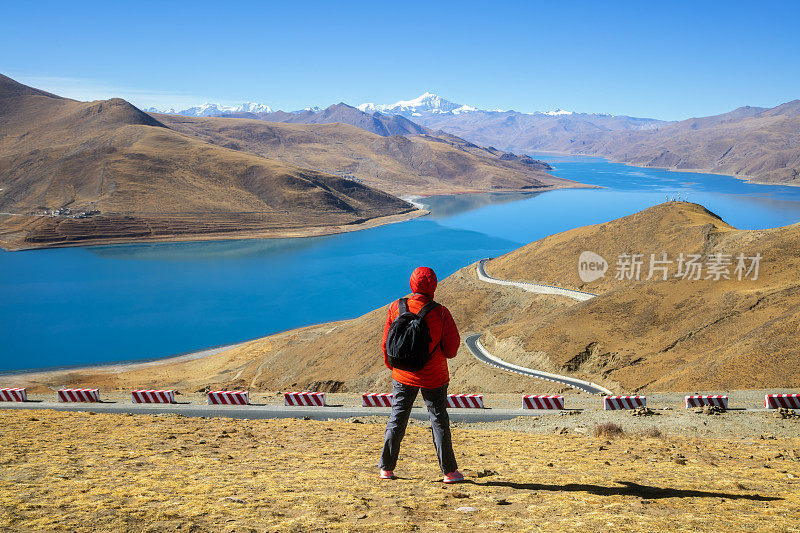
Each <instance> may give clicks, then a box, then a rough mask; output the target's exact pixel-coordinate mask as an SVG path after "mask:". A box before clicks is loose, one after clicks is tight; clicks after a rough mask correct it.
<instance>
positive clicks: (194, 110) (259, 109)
mask: <svg viewBox="0 0 800 533" xmlns="http://www.w3.org/2000/svg"><path fill="white" fill-rule="evenodd" d="M143 111H145V112H147V113H162V114H165V115H184V116H187V117H217V116H224V115H232V114H236V113H271V112H272V109H271V108H270V107H269V106H268V105H265V104H256V103H253V102H244V103H242V104H239V105H236V106H227V105H223V104H209V103H207V102H206V103H205V104H200V105H196V106H192V107H189V108H186V109H181V110H180V111H176V110H175V109H173V108H169V109H156V108H155V107H149V108H147V109H144V110H143Z"/></svg>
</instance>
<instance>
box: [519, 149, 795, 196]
mask: <svg viewBox="0 0 800 533" xmlns="http://www.w3.org/2000/svg"><path fill="white" fill-rule="evenodd" d="M532 153H533V154H543V155H554V156H575V157H594V158H597V159H604V160H606V161H608V162H609V163H617V164H620V165H625V166H626V167H632V168H641V169H657V170H667V171H669V172H689V173H693V174H713V175H714V176H727V177H729V178H736V179H737V180H741V181H744V182H745V183H752V184H753V185H772V186H785V187H800V183H778V182H772V181H759V178H757V177H755V176H749V175H747V174H731V173H730V172H714V171H713V170H709V169H703V168H676V167H660V166H655V165H653V166H647V167H643V166H641V165H634V164H633V163H628V162H627V161H623V160H621V159H614V158H613V157H611V156H610V155H596V154H581V153H577V152H558V151H555V150H537V151H535V152H532ZM531 157H533V156H531ZM553 170H556V171H557V170H558V168H554V169H553Z"/></svg>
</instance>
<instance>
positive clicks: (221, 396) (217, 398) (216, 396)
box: [208, 390, 250, 405]
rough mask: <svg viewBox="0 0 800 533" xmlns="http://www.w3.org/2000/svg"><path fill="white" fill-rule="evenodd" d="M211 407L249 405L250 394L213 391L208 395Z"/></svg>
mask: <svg viewBox="0 0 800 533" xmlns="http://www.w3.org/2000/svg"><path fill="white" fill-rule="evenodd" d="M208 404H209V405H249V404H250V393H249V392H247V391H246V390H212V391H209V393H208Z"/></svg>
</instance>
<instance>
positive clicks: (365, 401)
mask: <svg viewBox="0 0 800 533" xmlns="http://www.w3.org/2000/svg"><path fill="white" fill-rule="evenodd" d="M393 399H394V394H387V393H377V392H365V393H364V394H362V395H361V407H391V406H392V400H393Z"/></svg>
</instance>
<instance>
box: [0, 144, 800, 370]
mask: <svg viewBox="0 0 800 533" xmlns="http://www.w3.org/2000/svg"><path fill="white" fill-rule="evenodd" d="M532 155H534V156H536V157H539V158H540V159H543V160H546V161H547V162H549V163H550V164H552V165H553V166H554V167H555V170H554V172H553V173H554V174H555V175H557V176H561V177H565V178H569V179H573V180H576V181H580V182H582V183H587V184H594V185H601V186H603V187H605V188H604V189H576V190H559V191H552V192H545V193H540V194H477V195H462V196H445V197H433V198H428V199H424V200H421V202H423V203H424V204H425V205H426V206H427V207H428V208H429V209H430V210H431V211H432V215H431V216H428V217H423V218H420V219H416V220H412V221H408V222H403V223H399V224H392V225H388V226H382V227H378V228H373V229H369V230H364V231H359V232H354V233H347V234H342V235H333V236H329V237H314V238H306V239H263V240H240V241H214V242H201V243H163V244H130V245H114V246H94V247H86V248H62V249H53V250H37V251H26V252H2V253H0V324H2V331H1V332H0V371H16V370H20V369H31V368H45V367H61V366H71V365H86V364H97V363H108V362H116V361H130V360H139V359H150V358H157V357H165V356H169V355H174V354H179V353H185V352H191V351H196V350H201V349H204V348H208V347H211V346H217V345H223V344H230V343H235V342H239V341H243V340H247V339H252V338H255V337H260V336H264V335H268V334H271V333H275V332H279V331H282V330H286V329H290V328H295V327H299V326H304V325H309V324H315V323H320V322H326V321H330V320H339V319H344V318H351V317H356V316H359V315H361V314H363V313H366V312H367V311H370V310H372V309H374V308H376V307H379V306H381V305H383V304H385V303H387V302H389V301H391V300H393V299H395V298H397V297H399V296H401V295H403V294H405V293H406V292H407V291H408V276H409V274H410V273H411V271H412V270H413V268H414V267H416V266H418V265H427V266H430V267H432V268H434V269H435V270H436V272H437V273H438V275H439V278H440V279H443V278H445V277H446V276H447V275H449V274H451V273H452V272H454V271H455V270H458V269H459V268H461V267H463V266H465V265H467V264H469V263H472V262H474V261H477V260H478V259H481V258H483V257H489V256H497V255H500V254H503V253H505V252H508V251H510V250H513V249H515V248H518V247H519V246H521V245H523V244H526V243H528V242H531V241H533V240H536V239H539V238H542V237H544V236H546V235H550V234H553V233H557V232H559V231H564V230H567V229H570V228H574V227H578V226H583V225H586V224H595V223H599V222H604V221H608V220H611V219H614V218H617V217H620V216H625V215H628V214H631V213H633V212H636V211H639V210H641V209H644V208H647V207H649V206H652V205H655V204H657V203H660V202H663V201H664V200H665V195H670V196H676V195H677V194H680V195H681V198H687V195H688V200H689V201H692V202H698V203H701V204H703V205H705V206H706V207H707V208H708V209H710V210H711V211H713V212H715V213H716V214H718V215H719V216H721V217H722V218H723V219H724V220H726V221H727V222H728V223H730V224H732V225H734V226H736V227H738V228H741V229H759V228H770V227H777V226H784V225H787V224H792V223H795V222H798V221H800V188H798V187H785V186H767V185H754V184H749V183H746V182H743V181H741V180H737V179H735V178H731V177H726V176H716V175H710V174H699V173H687V172H670V171H664V170H655V169H643V168H638V167H629V166H625V165H621V164H615V163H610V162H607V161H605V160H603V159H599V158H581V157H553V156H547V155H538V156H537V155H535V154H532ZM444 303H446V302H444ZM377 327H380V325H378V326H377ZM376 350H377V347H376Z"/></svg>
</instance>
